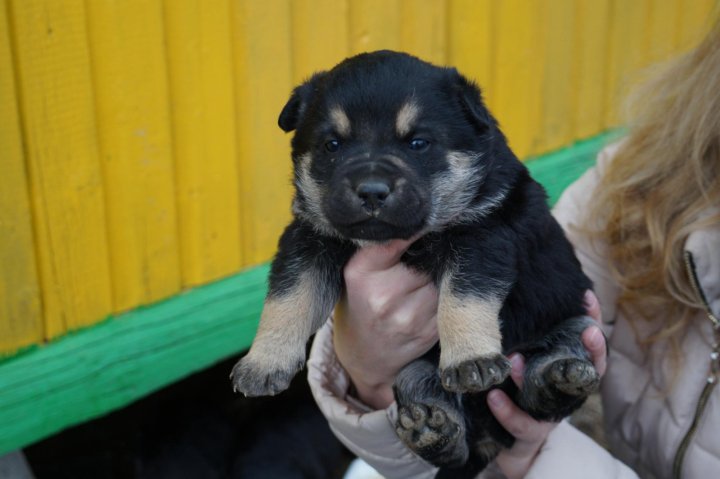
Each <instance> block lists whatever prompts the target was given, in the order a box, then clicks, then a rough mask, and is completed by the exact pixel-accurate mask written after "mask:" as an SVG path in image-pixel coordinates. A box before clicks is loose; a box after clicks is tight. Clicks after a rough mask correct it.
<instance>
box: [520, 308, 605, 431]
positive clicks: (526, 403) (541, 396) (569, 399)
mask: <svg viewBox="0 0 720 479" xmlns="http://www.w3.org/2000/svg"><path fill="white" fill-rule="evenodd" d="M593 324H596V323H595V321H594V320H593V319H592V318H590V317H588V316H580V317H577V318H572V319H568V320H566V321H563V322H562V323H560V324H558V325H557V326H555V328H553V329H552V330H551V331H550V333H548V334H547V335H546V336H545V337H544V338H542V339H541V340H540V341H538V342H536V343H535V344H533V345H531V347H530V348H528V350H527V356H528V357H527V358H526V365H525V377H524V380H523V387H522V391H521V392H520V397H519V401H520V405H521V406H522V407H523V409H525V410H527V411H528V412H529V413H530V414H531V415H532V416H533V417H535V418H536V419H541V420H553V421H556V420H559V419H561V418H563V417H565V416H568V415H569V414H570V413H572V412H573V411H575V410H576V409H577V408H579V407H580V406H581V405H582V403H583V402H584V401H585V399H586V398H587V397H588V396H589V395H590V394H591V393H593V392H595V391H596V390H597V389H598V386H599V384H600V375H599V374H598V372H597V371H596V370H595V366H593V363H592V361H591V359H590V355H589V353H588V352H587V350H586V349H585V346H584V345H583V343H582V340H581V334H582V332H583V331H584V330H585V328H587V327H588V326H590V325H593ZM523 352H525V351H523Z"/></svg>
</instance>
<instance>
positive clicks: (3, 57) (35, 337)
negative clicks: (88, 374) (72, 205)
mask: <svg viewBox="0 0 720 479" xmlns="http://www.w3.org/2000/svg"><path fill="white" fill-rule="evenodd" d="M13 74H14V67H13V62H12V53H11V51H10V32H9V25H8V18H7V1H6V0H0V123H1V124H2V125H3V126H2V128H0V172H2V174H0V355H2V354H3V353H8V352H12V351H13V350H15V349H17V348H19V347H22V346H26V345H28V344H32V343H35V342H39V341H41V340H42V338H43V322H42V311H41V303H40V287H39V284H38V277H37V263H36V261H35V249H34V247H33V245H34V237H33V229H32V216H31V210H30V197H29V193H28V178H27V173H26V171H25V164H24V160H25V158H24V155H23V147H22V138H21V129H20V117H19V115H18V98H17V94H16V89H15V78H14V75H13Z"/></svg>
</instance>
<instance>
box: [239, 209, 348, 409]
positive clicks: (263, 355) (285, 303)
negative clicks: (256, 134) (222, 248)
mask: <svg viewBox="0 0 720 479" xmlns="http://www.w3.org/2000/svg"><path fill="white" fill-rule="evenodd" d="M353 251H354V247H352V246H351V245H349V244H348V243H341V242H339V241H336V240H333V239H331V238H326V237H320V236H319V235H318V233H317V232H315V231H314V230H313V229H312V227H310V226H309V225H307V224H304V223H301V222H299V221H295V222H293V223H292V224H290V226H288V227H287V229H286V230H285V233H284V234H283V236H282V237H281V239H280V247H279V250H278V253H277V256H276V257H275V260H274V261H273V264H272V269H271V272H270V289H269V292H268V295H267V298H266V299H265V305H264V307H263V312H262V315H261V317H260V325H259V326H258V331H257V334H256V335H255V340H254V341H253V344H252V346H251V347H250V351H249V352H248V353H247V355H245V356H244V357H243V358H242V359H241V360H240V361H239V362H238V363H237V364H236V365H235V367H234V368H233V371H232V374H231V378H232V382H233V388H234V389H235V390H236V391H240V392H242V393H243V394H245V395H246V396H266V395H274V394H277V393H279V392H282V391H284V390H285V389H287V387H288V386H289V385H290V381H291V380H292V378H293V377H294V376H295V374H296V373H297V372H298V371H299V370H300V369H302V367H303V365H304V364H305V345H306V343H307V341H308V339H309V338H310V336H311V335H312V334H313V333H314V332H315V331H317V329H318V328H319V327H320V326H322V324H323V323H324V322H325V320H326V319H327V318H328V317H329V316H330V313H331V312H332V308H333V307H334V306H335V303H336V302H337V300H338V298H339V297H340V292H341V289H342V268H343V267H344V266H345V263H347V261H348V259H349V258H350V256H351V255H352V253H353Z"/></svg>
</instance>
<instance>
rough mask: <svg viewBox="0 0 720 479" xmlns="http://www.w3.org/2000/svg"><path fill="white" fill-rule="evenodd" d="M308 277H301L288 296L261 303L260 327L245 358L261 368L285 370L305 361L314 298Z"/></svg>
mask: <svg viewBox="0 0 720 479" xmlns="http://www.w3.org/2000/svg"><path fill="white" fill-rule="evenodd" d="M312 276H313V275H312V273H303V274H302V275H301V276H300V278H299V280H298V284H297V286H296V287H295V288H294V289H293V290H292V291H291V292H289V293H288V294H286V295H284V296H281V297H279V298H268V299H267V300H266V301H265V306H264V307H263V311H262V315H261V316H260V325H259V326H258V331H257V334H256V335H255V340H254V341H253V344H252V347H251V348H250V351H249V352H248V357H250V358H252V361H253V362H255V363H256V364H261V365H262V366H263V368H267V369H268V370H271V369H275V368H278V369H287V368H288V367H290V366H292V365H294V363H296V362H297V361H298V360H302V359H304V358H305V343H306V342H307V340H308V338H309V337H310V335H311V334H312V333H313V321H314V315H316V314H317V312H316V311H314V307H313V306H314V305H313V303H312V301H311V298H315V297H317V295H316V293H315V291H314V288H315V286H314V284H316V283H317V280H313V279H312Z"/></svg>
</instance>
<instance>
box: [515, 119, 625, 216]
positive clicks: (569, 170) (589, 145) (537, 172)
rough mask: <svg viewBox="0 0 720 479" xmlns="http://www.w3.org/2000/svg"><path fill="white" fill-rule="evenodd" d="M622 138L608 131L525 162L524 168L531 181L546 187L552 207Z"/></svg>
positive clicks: (614, 131)
mask: <svg viewBox="0 0 720 479" xmlns="http://www.w3.org/2000/svg"><path fill="white" fill-rule="evenodd" d="M621 135H622V131H620V130H613V131H609V132H607V133H603V134H601V135H598V136H594V137H592V138H589V139H587V140H582V141H578V142H576V143H574V144H572V145H570V146H567V147H565V148H562V149H560V150H558V151H555V152H553V153H549V154H547V155H543V156H540V157H537V158H528V159H527V163H526V164H527V167H528V169H529V170H530V174H532V176H533V178H535V179H536V180H537V181H539V182H540V183H541V184H542V185H543V186H544V187H545V190H546V191H547V193H548V198H549V202H550V204H551V205H554V204H555V202H556V201H557V200H558V198H560V194H562V192H563V190H564V189H565V188H567V186H568V185H569V184H570V183H572V182H573V181H575V180H576V179H577V178H579V177H580V175H582V174H583V173H584V172H585V171H586V170H587V169H588V168H590V167H591V166H592V165H594V164H595V156H596V155H597V153H598V152H599V151H600V150H601V149H602V148H603V147H604V146H606V145H608V144H610V143H612V142H613V141H616V140H617V139H618V138H619V137H620V136H621Z"/></svg>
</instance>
